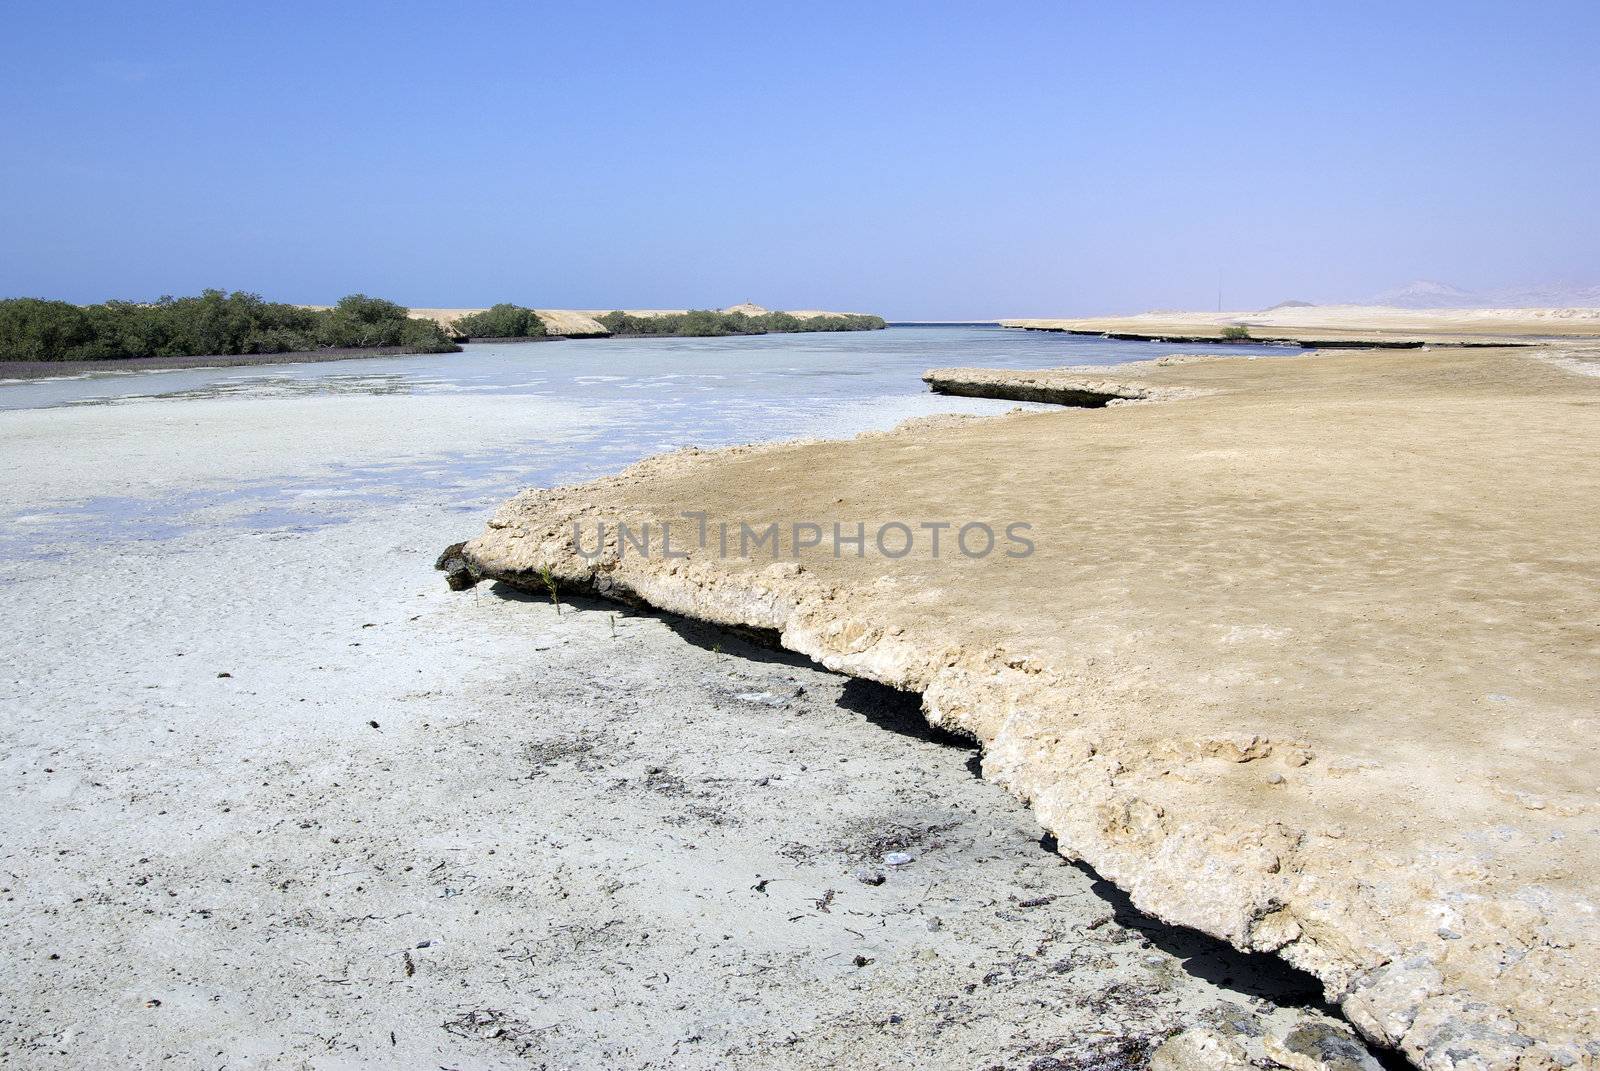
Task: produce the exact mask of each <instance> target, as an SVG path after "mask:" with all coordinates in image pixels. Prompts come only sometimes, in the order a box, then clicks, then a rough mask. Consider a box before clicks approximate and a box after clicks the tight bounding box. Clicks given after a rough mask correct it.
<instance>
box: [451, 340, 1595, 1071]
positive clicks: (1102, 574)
mask: <svg viewBox="0 0 1600 1071" xmlns="http://www.w3.org/2000/svg"><path fill="white" fill-rule="evenodd" d="M1116 377H1117V378H1118V379H1119V380H1120V381H1122V382H1124V383H1125V384H1126V385H1127V386H1128V388H1129V389H1131V390H1178V391H1185V392H1194V396H1192V397H1189V398H1186V399H1183V400H1180V401H1174V402H1170V403H1156V404H1128V405H1115V406H1108V407H1105V408H1100V409H1094V410H1089V411H1077V410H1074V411H1069V412H1058V413H1033V414H1021V415H1015V416H1011V417H1005V418H999V419H985V420H975V419H951V420H943V421H924V422H921V423H919V424H917V425H915V426H911V427H908V428H905V429H902V430H900V431H898V432H895V433H891V434H881V435H872V436H865V437H862V438H859V439H857V440H854V441H851V442H812V443H803V444H793V445H780V446H768V447H759V448H743V449H734V450H728V451H721V452H715V453H701V452H694V451H690V452H684V453H679V454H674V455H668V456H665V457H662V458H658V459H654V460H652V461H649V462H645V463H642V464H640V465H638V466H636V467H634V468H633V469H631V470H629V471H628V472H625V473H624V474H622V475H620V476H618V477H616V478H612V479H608V480H602V481H598V482H596V483H592V484H588V485H585V486H581V487H575V488H566V489H558V490H554V491H534V492H529V493H527V494H525V495H523V496H521V497H519V498H517V499H515V500H513V501H512V502H511V503H509V504H508V505H507V506H505V507H504V508H502V510H501V511H500V512H499V513H498V514H497V515H496V517H495V518H494V519H493V520H492V521H491V522H490V526H489V529H488V530H487V531H486V532H485V533H484V534H483V535H481V536H480V537H479V538H478V539H476V540H474V541H472V542H470V543H468V544H467V547H466V554H467V556H468V558H469V559H470V560H471V561H472V562H473V564H474V566H475V567H476V568H477V569H478V570H480V571H481V572H482V573H484V574H486V575H491V576H495V577H499V578H502V579H504V580H506V581H509V582H511V583H513V584H518V585H523V586H527V587H532V588H537V587H539V581H538V578H537V576H536V575H535V573H536V571H537V570H540V569H543V568H549V569H551V570H553V572H554V574H555V575H557V576H558V577H559V578H560V581H561V583H563V584H565V585H569V586H573V585H581V586H583V587H585V588H588V589H591V590H594V591H597V592H599V593H601V594H604V595H607V596H610V597H613V598H617V599H621V600H624V601H634V602H643V603H648V604H651V605H654V606H659V607H662V608H665V609H668V610H671V611H674V612H678V613H684V614H689V615H693V616H695V617H698V618H703V619H705V620H708V621H714V622H722V623H728V624H739V625H745V626H754V627H759V628H764V629H770V630H773V632H774V633H775V634H777V635H779V636H780V637H781V641H782V643H783V645H784V646H786V647H788V648H790V649H792V650H795V651H798V652H801V653H803V654H806V655H808V656H809V657H811V658H813V659H815V660H817V661H818V662H821V663H822V664H823V665H825V666H827V667H829V668H831V669H836V670H840V671H843V672H846V673H850V674H853V675H856V676H860V677H863V678H867V679H870V680H875V681H879V682H883V683H887V684H891V685H893V686H895V687H898V688H904V689H909V690H914V691H917V692H920V693H921V694H922V703H923V709H924V712H925V714H926V716H927V718H928V720H929V721H930V722H932V723H934V724H936V725H940V726H944V727H948V728H951V729H956V730H959V731H961V732H964V733H968V734H971V735H972V736H973V737H974V738H976V739H977V740H978V741H980V742H981V744H982V746H983V750H984V758H983V771H984V773H985V775H986V776H987V777H988V778H990V779H992V780H994V781H996V782H998V783H1000V784H1002V785H1005V786H1006V787H1008V788H1010V789H1011V790H1012V791H1014V792H1015V793H1017V794H1018V795H1019V796H1021V797H1023V798H1024V799H1026V800H1028V801H1030V803H1031V804H1032V807H1033V810H1034V812H1035V814H1036V815H1037V816H1038V818H1039V820H1040V822H1041V823H1042V824H1043V825H1044V826H1045V827H1046V828H1048V829H1049V830H1051V831H1052V832H1053V833H1054V834H1055V835H1056V837H1057V838H1058V839H1059V843H1060V846H1061V850H1062V851H1063V852H1064V853H1066V854H1067V855H1069V856H1071V857H1074V858H1081V859H1084V860H1087V861H1088V862H1089V863H1091V864H1092V865H1094V866H1095V867H1096V868H1098V869H1099V870H1100V872H1101V873H1103V874H1105V875H1106V876H1107V877H1108V878H1110V879H1111V880H1113V881H1115V882H1116V883H1117V884H1118V885H1119V886H1121V887H1122V888H1125V889H1127V890H1128V891H1129V893H1130V894H1131V896H1132V899H1133V901H1134V902H1135V903H1136V904H1138V905H1139V906H1140V907H1142V908H1144V909H1146V910H1149V911H1151V912H1153V913H1155V914H1157V915H1159V916H1161V917H1162V918H1164V919H1167V920H1170V921H1173V922H1178V923H1182V924H1185V925H1188V926H1193V927H1195V928H1198V929H1201V930H1204V931H1205V932H1207V933H1210V934H1213V935H1216V936H1218V937H1221V938H1224V939H1226V940H1228V941H1230V942H1232V943H1233V944H1235V945H1237V946H1238V947H1240V948H1247V949H1254V950H1263V951H1272V952H1276V953H1277V954H1278V955H1280V956H1281V957H1283V958H1284V959H1285V960H1287V961H1289V962H1291V963H1293V964H1295V965H1297V966H1299V967H1302V968H1304V969H1306V970H1308V971H1311V972H1313V973H1314V974H1315V975H1317V976H1318V977H1319V978H1320V979H1321V980H1322V982H1323V984H1324V986H1325V988H1326V992H1327V994H1328V996H1329V998H1330V999H1332V1000H1334V1001H1336V1002H1337V1003H1338V1004H1339V1005H1340V1006H1341V1007H1342V1008H1343V1010H1344V1011H1345V1013H1346V1015H1348V1017H1349V1018H1350V1019H1351V1020H1352V1021H1353V1022H1354V1023H1356V1024H1357V1025H1358V1026H1359V1027H1360V1028H1361V1029H1362V1030H1363V1031H1364V1032H1365V1033H1366V1034H1367V1035H1368V1036H1369V1037H1370V1038H1372V1039H1374V1040H1378V1041H1382V1042H1384V1043H1388V1044H1393V1045H1396V1046H1398V1047H1399V1048H1401V1049H1402V1050H1403V1051H1404V1052H1405V1053H1406V1054H1407V1055H1408V1056H1409V1057H1410V1058H1411V1059H1413V1060H1414V1061H1416V1062H1417V1063H1418V1064H1419V1065H1421V1066H1424V1067H1427V1068H1429V1069H1440V1071H1442V1069H1446V1068H1458V1067H1459V1068H1465V1067H1509V1066H1519V1067H1524V1068H1533V1067H1554V1066H1573V1065H1575V1064H1584V1063H1587V1064H1593V1063H1594V1061H1595V1060H1596V1059H1597V1058H1600V1048H1597V1044H1600V1043H1597V1042H1596V1040H1595V1039H1596V1038H1597V1037H1600V1009H1597V1006H1596V1002H1595V992H1594V988H1593V980H1594V978H1596V977H1600V929H1597V927H1600V922H1597V916H1596V905H1595V888H1596V875H1597V869H1600V867H1597V859H1600V841H1597V838H1600V828H1597V817H1600V812H1597V809H1596V801H1595V795H1594V786H1595V784H1596V783H1597V782H1600V760H1597V754H1596V747H1595V743H1594V740H1595V731H1596V729H1597V728H1600V724H1597V721H1596V708H1595V697H1596V696H1597V695H1600V658H1597V657H1596V653H1597V643H1600V629H1597V626H1596V622H1597V621H1600V590H1597V589H1596V587H1595V585H1594V583H1593V578H1594V577H1595V576H1596V575H1600V549H1597V547H1596V545H1595V543H1594V541H1593V540H1592V538H1589V535H1588V533H1590V532H1592V530H1593V526H1594V521H1595V513H1594V503H1595V502H1596V501H1600V381H1597V380H1596V379H1595V378H1593V377H1586V376H1580V375H1576V374H1573V373H1572V372H1571V371H1569V370H1567V369H1564V368H1562V367H1558V366H1557V365H1555V364H1552V363H1550V362H1545V361H1540V360H1537V359H1534V358H1532V357H1530V356H1529V355H1528V353H1527V352H1525V351H1517V350H1505V349H1501V350H1481V351H1451V352H1429V353H1409V352H1400V353H1397V352H1392V351H1383V352H1359V353H1348V354H1337V355H1314V356H1297V357H1293V358H1282V359H1278V358H1264V359H1256V360H1236V359H1216V360H1203V361H1193V362H1167V363H1166V364H1164V365H1154V364H1152V365H1147V366H1142V367H1124V368H1121V369H1118V370H1117V373H1116ZM690 511H704V512H705V513H706V514H708V515H709V517H710V519H711V521H712V523H713V524H714V523H716V522H717V521H719V520H728V521H734V522H738V521H746V522H749V523H751V524H752V525H753V526H756V527H760V526H764V525H765V524H767V523H769V522H777V523H778V525H779V527H780V531H781V532H785V533H786V532H787V531H788V529H789V525H790V523H791V522H793V521H802V520H803V521H819V520H820V521H826V520H829V519H839V520H842V521H847V522H855V521H857V520H866V521H874V522H879V523H881V522H883V521H887V520H900V521H907V522H911V523H912V524H916V523H918V522H923V521H936V520H944V521H950V522H954V523H955V524H958V525H959V524H961V523H963V522H965V521H973V520H983V521H989V522H993V523H996V524H1005V523H1008V522H1011V521H1025V522H1029V523H1031V525H1032V526H1033V527H1032V533H1033V537H1034V539H1035V540H1036V542H1037V548H1038V549H1037V552H1036V553H1035V554H1033V555H1032V556H1031V557H1027V558H1022V559H1014V558H1008V557H1005V556H1002V555H998V554H997V555H991V556H988V557H982V558H965V557H962V556H960V555H958V554H951V553H950V552H949V546H948V543H947V544H946V554H945V555H944V556H943V557H941V558H939V559H937V560H935V559H934V558H933V557H932V556H931V555H930V554H929V551H928V547H927V544H926V542H925V541H924V542H922V543H919V544H918V545H917V547H916V549H915V550H914V551H913V553H911V554H910V555H908V556H906V557H903V558H899V559H894V560H890V559H887V558H885V557H882V556H879V555H872V556H869V557H865V558H858V557H855V556H854V554H853V552H849V551H847V552H846V553H845V555H844V556H842V557H834V556H833V554H832V552H831V549H830V548H829V547H828V546H827V545H826V544H824V546H822V547H820V548H816V549H813V550H807V551H801V552H795V551H794V550H793V547H792V546H791V545H789V540H788V537H787V536H785V537H784V545H783V546H782V548H781V549H782V554H781V556H782V558H783V560H781V561H777V562H774V561H773V560H772V559H771V558H770V557H768V558H762V559H756V560H750V559H737V558H733V559H722V558H719V557H718V556H717V554H716V553H715V552H714V548H715V541H714V540H713V541H712V543H711V544H710V545H709V546H707V547H705V548H703V549H702V548H698V547H696V546H695V545H694V544H693V542H692V541H691V542H689V543H688V544H687V547H686V545H685V542H684V541H683V537H682V535H681V528H680V537H679V538H680V542H679V543H678V549H680V550H681V549H687V550H688V555H689V556H688V558H687V559H682V560H663V559H661V558H659V557H650V558H644V557H641V556H639V555H637V554H628V555H624V556H619V555H618V553H617V550H618V548H617V545H616V538H615V532H614V531H613V532H612V535H611V543H610V545H609V547H608V548H607V550H606V552H605V553H604V554H603V555H601V556H600V557H599V558H597V559H593V560H585V559H583V558H580V557H578V556H576V555H575V554H574V553H573V550H572V525H573V523H574V521H582V522H583V523H584V524H585V525H586V526H592V525H593V523H594V522H595V521H596V520H600V519H604V520H608V521H611V522H615V521H616V520H618V519H624V520H630V521H632V522H634V523H635V524H636V525H637V524H638V523H640V522H643V521H645V520H654V521H658V522H659V521H670V520H673V519H680V518H681V516H682V514H684V513H686V512H690ZM680 524H682V522H681V520H680ZM586 530H591V531H592V528H589V529H586ZM796 559H797V560H796Z"/></svg>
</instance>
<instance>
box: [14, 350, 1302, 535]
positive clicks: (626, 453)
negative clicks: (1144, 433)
mask: <svg viewBox="0 0 1600 1071" xmlns="http://www.w3.org/2000/svg"><path fill="white" fill-rule="evenodd" d="M1180 348H1181V347H1177V346H1174V345H1172V344H1169V343H1140V342H1122V341H1114V340H1107V339H1099V338H1085V337H1078V336H1070V335H1060V334H1047V333H1037V332H1022V331H1007V330H1003V329H1000V328H993V327H991V328H982V327H978V328H973V327H961V328H889V329H887V330H884V331H872V332H850V333H840V334H812V335H767V336H755V337H739V338H717V339H640V340H626V339H594V340H573V341H562V342H542V343H525V344H501V345H489V344H485V345H470V346H467V347H466V349H465V350H464V351H463V352H461V353H451V354H439V355H431V356H416V357H377V358H370V359H361V360H345V361H329V362H324V363H316V364H287V365H278V366H271V365H268V366H260V365H258V366H255V367H249V368H214V369H180V370H171V371H151V372H136V373H99V374H93V375H88V376H78V377H73V378H62V379H54V380H34V381H29V382H20V383H16V382H14V383H6V384H0V419H3V411H5V410H19V409H58V408H59V409H65V408H79V407H85V406H133V407H138V411H139V412H140V413H141V414H142V413H149V414H150V415H151V417H152V418H158V417H160V416H161V415H164V414H172V413H175V412H181V409H182V407H183V406H184V405H185V404H186V403H189V402H193V401H198V400H212V401H213V402H214V401H216V400H225V399H232V398H258V399H259V398H298V397H311V396H337V395H374V396H383V395H452V396H455V397H458V398H470V397H473V396H484V397H488V396H501V397H505V396H511V397H515V396H525V397H529V398H539V399H542V400H544V401H545V402H556V403H560V404H561V405H563V406H564V407H566V406H570V407H573V409H574V410H578V409H581V413H582V420H581V421H580V425H581V427H582V429H583V430H582V431H581V432H580V433H578V434H577V435H574V434H573V433H572V431H571V430H570V428H569V429H566V430H564V431H562V432H561V433H560V434H559V435H557V434H555V433H552V434H551V435H550V436H549V437H548V438H546V439H535V440H529V441H527V442H525V443H522V444H519V445H517V446H514V447H511V448H506V447H497V448H495V449H482V448H478V447H475V446H473V445H471V444H464V445H463V447H462V449H460V450H459V451H456V452H453V453H446V454H444V455H440V454H438V453H430V454H428V455H426V456H415V457H411V456H397V457H392V458H386V459H384V460H382V461H378V462H373V461H362V462H345V461H342V460H340V459H337V458H327V457H321V456H316V457H313V456H310V455H303V449H302V448H300V447H299V444H293V443H288V444H286V449H285V455H284V471H283V473H282V475H281V476H279V477H275V478H270V479H262V478H259V477H257V478H251V479H238V480H232V481H228V482H226V483H224V484H208V485H203V486H191V487H186V488H182V489H174V490H172V491H170V492H167V493H163V494H161V495H160V496H156V497H150V496H145V497H137V496H117V495H110V496H108V495H104V494H101V495H96V496H92V497H83V498H77V499H72V498H67V499H63V500H58V501H53V502H49V503H28V504H27V508H25V509H21V510H16V509H13V510H12V511H10V513H11V515H10V516H9V517H4V516H0V520H9V521H11V522H13V523H11V524H9V525H7V527H6V529H5V530H0V559H3V558H6V557H11V556H22V557H38V556H41V555H44V556H54V555H55V553H56V552H57V551H58V550H62V549H65V547H66V545H68V544H76V545H78V546H82V545H83V544H84V543H99V544H107V543H113V542H117V541H119V540H131V541H135V542H146V541H152V540H154V541H166V540H171V539H177V538H181V537H183V536H185V535H188V534H191V533H194V532H196V531H202V530H204V531H211V532H217V531H219V530H223V529H230V528H231V529H242V530H246V531H282V532H293V531H304V530H311V529H315V528H319V527H325V526H327V525H332V524H341V523H346V522H348V521H351V520H354V519H357V518H358V517H362V516H371V515H372V511H373V510H374V509H375V508H376V509H381V508H382V507H384V506H385V505H388V504H394V503H400V502H415V501H416V500H417V499H418V497H419V496H422V495H426V496H427V497H428V499H429V500H430V501H434V502H441V501H442V502H443V503H444V504H445V506H446V508H448V509H452V510H460V511H462V512H466V513H474V514H481V513H483V512H484V511H485V510H487V509H488V508H490V507H491V506H492V505H493V504H494V503H495V502H498V501H500V500H502V499H503V498H505V497H506V496H508V495H510V494H512V493H514V492H516V491H517V490H520V489H522V488H524V487H528V486H553V485H556V484H561V483H571V482H576V481H580V480H584V479H590V478H593V477H596V476H599V475H603V474H606V473H610V472H615V471H617V470H618V469H621V468H622V467H624V466H626V465H627V464H629V463H631V462H633V461H636V460H638V459H639V458H642V457H646V456H648V455H650V454H654V453H659V452H662V451H665V450H671V449H675V448H678V447H682V446H686V445H697V446H704V447H713V446H721V445H729V444H733V443H740V442H754V441H761V440H770V439H785V438H797V437H805V436H822V437H840V436H849V435H853V434H856V433H859V432H862V431H868V430H875V429H884V428H888V427H892V426H893V425H894V424H896V423H899V422H900V421H901V420H904V419H907V418H909V417H914V416H921V415H926V414H931V413H948V412H963V413H1000V412H1004V411H1006V410H1008V409H1011V408H1014V407H1015V406H1016V405H1017V403H1014V402H1007V401H999V400H994V399H978V398H947V397H941V396H937V395H934V394H932V393H931V392H929V391H928V389H927V387H926V386H925V385H924V384H923V383H922V381H921V378H920V377H921V375H922V373H923V372H924V371H925V370H926V369H929V368H934V367H948V366H960V365H978V366H986V367H1000V368H1048V367H1052V366H1057V365H1067V364H1072V365H1115V364H1121V363H1125V362H1128V361H1135V360H1144V359H1148V358H1152V357H1159V356H1162V355H1164V354H1168V353H1173V352H1177V351H1178V350H1179V349H1180ZM1194 348H1195V347H1192V346H1191V347H1189V349H1190V350H1191V351H1192V350H1193V349H1194ZM1204 349H1205V352H1214V353H1276V354H1282V353H1284V352H1285V351H1284V350H1283V349H1281V348H1269V347H1263V346H1221V345H1218V346H1210V347H1205V348H1204ZM12 460H13V461H14V462H16V463H25V460H26V459H23V458H17V459H12ZM45 533H48V536H47V538H46V539H45V541H44V542H42V543H41V542H40V538H41V536H44V535H45Z"/></svg>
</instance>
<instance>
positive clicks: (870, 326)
mask: <svg viewBox="0 0 1600 1071" xmlns="http://www.w3.org/2000/svg"><path fill="white" fill-rule="evenodd" d="M597 319H599V321H600V323H601V324H603V325H604V326H605V329H606V330H607V331H610V332H611V333H612V334H613V335H683V336H693V337H699V338H705V337H715V336H718V335H766V334H793V333H798V332H803V331H877V330H879V329H881V328H883V327H886V326H887V324H886V323H885V322H884V319H883V317H881V316H863V315H860V314H858V313H840V314H838V315H833V316H792V315H790V314H789V313H787V312H766V313H762V314H760V315H759V316H750V315H747V314H746V313H742V312H714V311H712V310H710V309H691V310H689V311H688V312H674V313H668V314H666V315H663V316H631V315H629V314H628V313H625V312H608V313H606V314H605V315H604V316H600V317H597Z"/></svg>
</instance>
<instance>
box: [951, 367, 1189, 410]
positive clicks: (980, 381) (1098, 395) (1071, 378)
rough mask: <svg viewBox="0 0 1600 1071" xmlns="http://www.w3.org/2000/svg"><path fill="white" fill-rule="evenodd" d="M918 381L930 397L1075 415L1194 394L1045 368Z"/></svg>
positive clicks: (954, 371) (962, 371)
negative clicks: (1056, 408) (996, 401)
mask: <svg viewBox="0 0 1600 1071" xmlns="http://www.w3.org/2000/svg"><path fill="white" fill-rule="evenodd" d="M922 381H923V382H924V383H926V384H927V385H928V386H929V387H930V388H931V389H932V390H933V392H934V393H935V394H952V395H960V396H962V397H967V398H1001V399H1005V400H1008V401H1016V402H1045V403H1049V404H1052V405H1066V406H1072V407H1075V408H1081V409H1098V408H1100V407H1102V406H1106V405H1116V404H1118V403H1121V402H1150V401H1172V400H1174V399H1177V398H1186V397H1192V396H1194V395H1196V394H1198V393H1200V392H1199V391H1195V390H1189V389H1184V388H1179V387H1157V386H1152V385H1150V384H1147V383H1136V382H1130V381H1120V382H1119V381H1117V380H1111V379H1097V378H1094V377H1092V376H1090V375H1085V374H1084V372H1083V371H1082V370H1080V369H1074V368H1046V369H1042V370H1039V371H1032V370H1016V369H1009V368H931V369H929V370H928V371H926V372H924V373H923V374H922Z"/></svg>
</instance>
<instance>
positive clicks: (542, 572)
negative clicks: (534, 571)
mask: <svg viewBox="0 0 1600 1071" xmlns="http://www.w3.org/2000/svg"><path fill="white" fill-rule="evenodd" d="M539 579H540V580H543V581H544V586H545V590H546V591H548V592H550V603H551V605H553V606H554V607H555V608H556V616H557V617H560V616H561V592H560V591H559V590H558V589H557V588H556V574H555V573H552V572H551V571H550V567H549V566H548V565H545V566H541V567H540V568H539Z"/></svg>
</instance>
